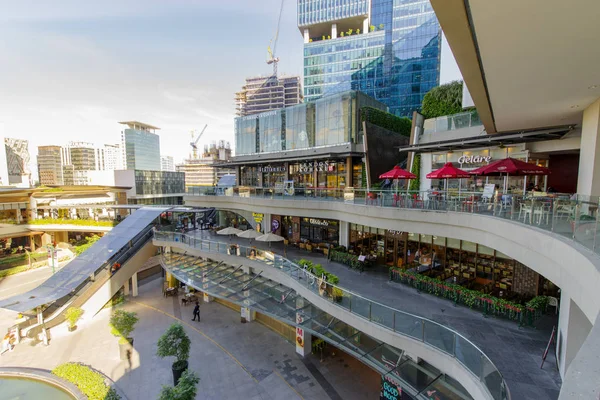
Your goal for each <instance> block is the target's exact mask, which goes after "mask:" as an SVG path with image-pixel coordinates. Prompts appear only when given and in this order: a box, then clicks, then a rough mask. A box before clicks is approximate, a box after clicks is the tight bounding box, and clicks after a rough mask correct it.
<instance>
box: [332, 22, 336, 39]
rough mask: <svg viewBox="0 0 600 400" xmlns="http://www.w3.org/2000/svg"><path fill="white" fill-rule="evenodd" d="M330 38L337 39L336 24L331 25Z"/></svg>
mask: <svg viewBox="0 0 600 400" xmlns="http://www.w3.org/2000/svg"><path fill="white" fill-rule="evenodd" d="M331 38H332V39H335V38H337V24H331Z"/></svg>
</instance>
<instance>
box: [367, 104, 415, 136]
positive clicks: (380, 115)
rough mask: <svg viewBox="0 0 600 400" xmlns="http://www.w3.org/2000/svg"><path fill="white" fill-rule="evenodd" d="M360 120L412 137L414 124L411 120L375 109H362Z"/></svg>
mask: <svg viewBox="0 0 600 400" xmlns="http://www.w3.org/2000/svg"><path fill="white" fill-rule="evenodd" d="M360 120H361V122H362V121H366V122H370V123H372V124H374V125H377V126H380V127H382V128H385V129H387V130H390V131H392V132H396V133H399V134H400V135H402V136H406V137H410V128H411V126H412V122H411V120H410V119H409V118H406V117H398V116H396V115H394V114H390V113H388V112H385V111H381V110H379V109H377V108H373V107H361V109H360Z"/></svg>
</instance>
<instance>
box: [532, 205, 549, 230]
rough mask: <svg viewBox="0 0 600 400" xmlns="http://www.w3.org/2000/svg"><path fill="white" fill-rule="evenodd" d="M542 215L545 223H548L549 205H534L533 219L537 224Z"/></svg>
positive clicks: (540, 221) (539, 222)
mask: <svg viewBox="0 0 600 400" xmlns="http://www.w3.org/2000/svg"><path fill="white" fill-rule="evenodd" d="M544 217H546V225H548V220H549V217H550V207H547V206H545V205H543V204H540V205H536V206H535V207H534V209H533V221H534V222H536V221H537V224H538V225H541V224H542V220H543V219H544Z"/></svg>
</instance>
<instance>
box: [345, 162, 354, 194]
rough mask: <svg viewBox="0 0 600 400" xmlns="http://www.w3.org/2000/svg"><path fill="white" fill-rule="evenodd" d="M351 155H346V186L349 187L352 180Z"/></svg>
mask: <svg viewBox="0 0 600 400" xmlns="http://www.w3.org/2000/svg"><path fill="white" fill-rule="evenodd" d="M352 172H353V171H352V157H346V187H347V188H351V187H352V186H353V182H352Z"/></svg>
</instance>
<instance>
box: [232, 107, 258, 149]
mask: <svg viewBox="0 0 600 400" xmlns="http://www.w3.org/2000/svg"><path fill="white" fill-rule="evenodd" d="M257 124H258V120H257V118H256V117H255V116H249V117H242V118H236V120H235V152H236V154H237V155H244V154H254V153H256V130H257Z"/></svg>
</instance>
